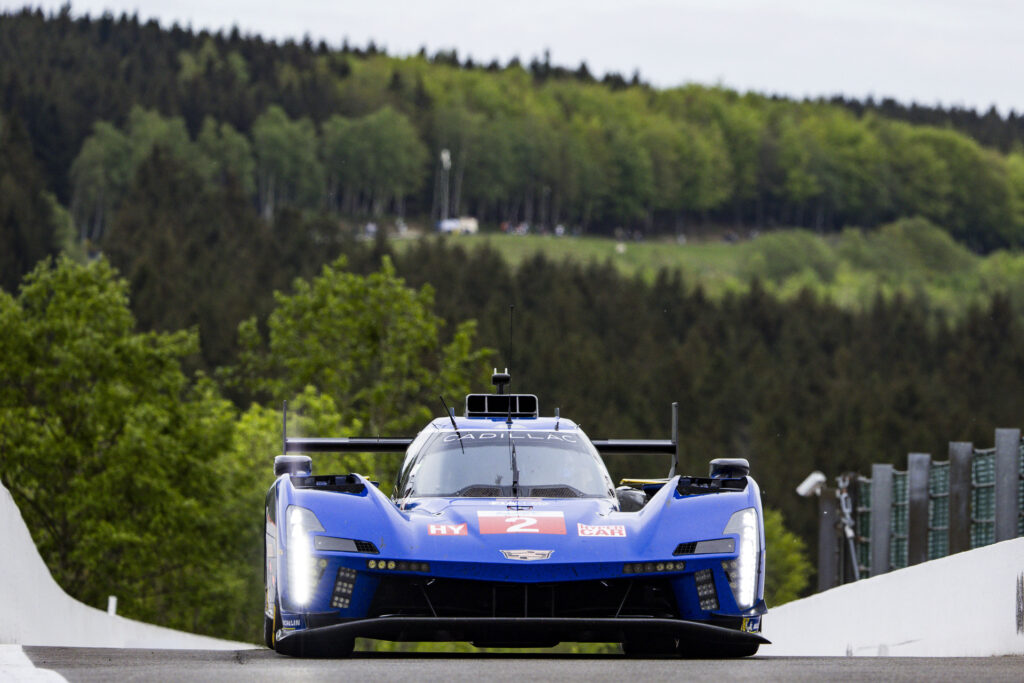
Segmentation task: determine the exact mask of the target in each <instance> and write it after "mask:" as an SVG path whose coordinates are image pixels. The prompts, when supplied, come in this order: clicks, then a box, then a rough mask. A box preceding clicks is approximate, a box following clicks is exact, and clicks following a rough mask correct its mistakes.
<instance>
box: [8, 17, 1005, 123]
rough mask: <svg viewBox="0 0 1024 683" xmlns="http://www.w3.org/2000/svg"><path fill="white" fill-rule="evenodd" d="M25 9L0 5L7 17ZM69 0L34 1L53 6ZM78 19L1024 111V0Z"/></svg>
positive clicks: (657, 80)
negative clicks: (547, 58)
mask: <svg viewBox="0 0 1024 683" xmlns="http://www.w3.org/2000/svg"><path fill="white" fill-rule="evenodd" d="M24 4H25V2H24V1H21V2H18V1H12V0H0V9H3V10H5V11H11V10H14V9H18V8H20V7H21V6H23V5H24ZM62 4H63V0H57V1H43V2H39V1H38V0H37V1H36V2H35V3H34V4H33V6H38V7H42V8H43V9H44V10H53V11H56V10H57V9H59V7H60V6H61V5H62ZM71 11H72V14H74V15H76V16H77V15H82V14H86V13H88V14H90V15H93V16H98V15H99V14H102V13H103V12H104V11H111V12H113V13H114V14H120V13H121V12H128V13H129V14H131V13H136V12H137V13H138V15H139V18H140V19H142V20H148V19H150V18H155V19H157V20H158V21H160V23H161V24H163V25H164V26H170V25H171V24H172V23H174V22H177V23H179V24H181V25H182V26H191V27H192V28H193V29H196V30H199V29H202V28H206V29H211V30H218V29H224V30H230V29H231V28H232V27H234V26H237V27H238V28H239V29H240V30H241V31H242V32H243V33H258V34H260V35H262V36H264V37H265V38H268V39H277V40H284V39H288V38H292V39H295V40H301V39H302V38H303V37H304V36H307V35H308V36H309V37H311V38H312V39H313V40H314V41H319V40H324V41H326V42H327V44H328V45H330V46H333V47H338V46H340V45H341V43H342V41H343V40H344V39H347V40H348V41H349V43H350V44H352V45H366V44H367V43H368V42H369V41H370V40H372V41H374V42H375V43H376V44H377V46H378V47H384V48H386V49H387V51H388V52H389V53H390V54H397V55H405V54H411V53H414V52H416V51H417V50H419V49H420V47H426V49H427V51H428V52H429V53H433V52H436V51H437V50H440V49H452V48H454V49H455V50H457V51H458V54H459V57H460V58H461V59H465V58H466V57H472V58H473V60H474V61H482V62H485V63H486V62H490V61H491V60H492V59H497V60H498V61H499V62H500V63H502V64H504V63H506V62H508V60H509V59H511V58H512V57H519V59H520V60H522V61H523V62H524V63H525V62H529V61H530V59H532V58H534V57H541V56H542V55H543V54H544V52H545V50H548V51H550V54H551V61H552V63H554V64H558V65H561V66H566V67H570V68H575V67H577V66H578V65H579V64H580V62H581V61H585V62H586V63H587V66H588V68H589V69H590V71H591V73H594V74H595V75H598V76H601V75H603V74H604V73H606V72H609V71H616V72H619V73H621V74H623V75H624V76H626V77H629V76H630V75H632V73H633V71H634V70H637V71H639V73H640V76H641V78H643V79H644V80H645V81H647V82H649V83H652V84H653V85H655V86H658V87H672V86H676V85H683V84H686V83H700V84H704V85H724V86H727V87H730V88H735V89H737V90H740V91H748V90H752V91H756V92H761V93H766V94H779V95H785V96H790V97H797V98H802V97H805V96H810V97H818V96H831V95H836V94H841V95H845V96H847V97H856V98H864V97H866V96H868V95H871V96H873V97H875V98H876V99H880V98H883V97H894V98H895V99H897V100H899V101H901V102H904V103H908V104H909V103H911V102H917V103H919V104H924V105H936V104H938V105H942V106H947V107H948V106H954V105H956V106H966V107H970V108H975V109H980V110H987V109H988V108H989V107H990V106H993V105H995V106H996V107H997V108H998V109H999V111H1000V112H1001V113H1003V114H1006V113H1008V112H1009V111H1010V110H1011V109H1012V110H1015V111H1017V112H1018V113H1024V2H1022V1H1020V0H972V1H954V0H808V1H799V0H772V1H770V2H762V1H755V0H630V1H620V2H608V1H606V0H585V1H584V0H514V1H511V2H509V1H506V2H501V3H499V2H492V1H491V0H466V1H463V2H457V1H456V0H375V1H372V2H371V1H367V0H363V1H360V2H353V1H352V0H291V1H290V2H281V1H280V0H245V1H244V2H243V1H241V0H135V1H134V2H133V1H131V0H76V1H75V2H73V3H72V5H71Z"/></svg>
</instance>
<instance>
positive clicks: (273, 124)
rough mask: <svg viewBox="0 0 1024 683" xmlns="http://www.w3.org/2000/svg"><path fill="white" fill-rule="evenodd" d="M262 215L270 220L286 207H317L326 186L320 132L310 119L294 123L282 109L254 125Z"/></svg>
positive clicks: (270, 111) (274, 109)
mask: <svg viewBox="0 0 1024 683" xmlns="http://www.w3.org/2000/svg"><path fill="white" fill-rule="evenodd" d="M252 139H253V152H254V154H255V157H256V176H257V187H258V191H259V203H260V207H261V212H262V214H263V216H264V218H266V219H270V218H272V217H273V215H274V212H275V211H276V210H277V209H278V208H279V207H280V206H282V205H286V204H293V205H296V206H299V207H308V206H315V205H316V202H317V200H318V198H319V196H320V189H321V187H322V185H323V167H322V165H321V163H320V160H319V158H318V156H317V140H316V131H315V129H314V128H313V124H312V122H310V121H309V120H308V119H300V120H298V121H293V120H292V119H290V118H288V115H287V114H286V113H285V112H284V110H283V109H281V108H280V107H278V106H272V107H270V108H269V109H268V110H267V111H266V112H264V113H263V115H261V116H260V117H259V118H258V119H256V122H255V123H253V126H252Z"/></svg>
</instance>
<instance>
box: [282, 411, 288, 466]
mask: <svg viewBox="0 0 1024 683" xmlns="http://www.w3.org/2000/svg"><path fill="white" fill-rule="evenodd" d="M281 421H282V423H283V424H282V427H281V455H286V454H287V453H288V401H285V402H284V408H282V409H281Z"/></svg>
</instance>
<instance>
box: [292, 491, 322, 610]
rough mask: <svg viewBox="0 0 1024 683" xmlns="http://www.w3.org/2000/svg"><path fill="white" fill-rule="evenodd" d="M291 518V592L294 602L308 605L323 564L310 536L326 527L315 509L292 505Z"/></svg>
mask: <svg viewBox="0 0 1024 683" xmlns="http://www.w3.org/2000/svg"><path fill="white" fill-rule="evenodd" d="M286 517H287V520H288V537H287V541H288V545H287V548H288V588H289V590H288V593H289V596H290V597H291V601H292V602H293V603H295V604H296V605H299V606H302V605H307V604H309V601H310V599H311V598H312V597H313V587H314V586H315V585H316V581H317V579H318V578H319V576H320V572H321V570H322V567H320V566H318V565H317V564H316V562H315V558H314V557H313V544H312V543H311V542H310V538H309V535H310V533H312V532H314V531H323V530H324V526H323V524H321V523H320V520H319V519H317V518H316V515H315V514H313V511H312V510H308V509H306V508H303V507H299V506H298V505H289V506H288V511H287V513H286Z"/></svg>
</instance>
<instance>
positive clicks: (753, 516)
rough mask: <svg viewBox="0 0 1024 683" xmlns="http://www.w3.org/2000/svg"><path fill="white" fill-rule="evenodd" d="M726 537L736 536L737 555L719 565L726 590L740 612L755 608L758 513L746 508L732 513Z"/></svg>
mask: <svg viewBox="0 0 1024 683" xmlns="http://www.w3.org/2000/svg"><path fill="white" fill-rule="evenodd" d="M724 533H727V534H737V535H738V536H739V548H738V550H739V552H738V553H737V556H736V559H735V560H729V561H726V562H722V569H724V570H725V574H726V576H727V577H728V578H729V587H730V588H732V594H733V597H734V598H736V604H737V605H738V606H739V608H740V609H741V610H746V609H750V608H751V607H753V606H754V599H755V595H756V593H757V574H758V571H759V569H760V566H759V565H760V557H759V551H760V545H761V541H760V534H759V531H758V528H757V510H755V509H754V508H746V509H744V510H739V511H737V512H735V513H733V515H732V517H730V518H729V523H728V524H726V525H725V532H724Z"/></svg>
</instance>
